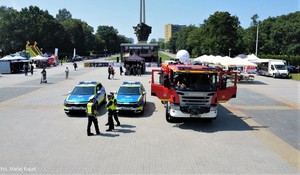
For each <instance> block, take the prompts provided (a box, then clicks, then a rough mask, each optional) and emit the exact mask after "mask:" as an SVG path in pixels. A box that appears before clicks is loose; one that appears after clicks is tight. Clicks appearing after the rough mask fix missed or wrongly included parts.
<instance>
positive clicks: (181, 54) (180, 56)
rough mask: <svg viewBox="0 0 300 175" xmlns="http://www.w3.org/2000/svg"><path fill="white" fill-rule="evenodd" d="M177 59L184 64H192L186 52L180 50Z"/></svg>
mask: <svg viewBox="0 0 300 175" xmlns="http://www.w3.org/2000/svg"><path fill="white" fill-rule="evenodd" d="M176 59H179V61H180V62H182V63H187V62H190V54H189V53H188V51H186V50H179V51H178V52H177V54H176Z"/></svg>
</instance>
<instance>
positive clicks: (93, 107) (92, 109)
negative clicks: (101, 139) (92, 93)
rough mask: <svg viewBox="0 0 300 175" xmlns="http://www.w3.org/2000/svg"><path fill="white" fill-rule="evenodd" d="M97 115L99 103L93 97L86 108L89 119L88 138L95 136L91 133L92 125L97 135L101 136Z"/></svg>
mask: <svg viewBox="0 0 300 175" xmlns="http://www.w3.org/2000/svg"><path fill="white" fill-rule="evenodd" d="M96 113H97V102H96V100H95V98H94V97H91V98H90V99H89V102H88V103H87V106H86V114H87V117H88V125H87V135H88V136H92V135H94V133H92V132H91V126H92V123H94V126H95V130H96V134H97V135H99V134H100V131H99V126H98V120H97V117H96Z"/></svg>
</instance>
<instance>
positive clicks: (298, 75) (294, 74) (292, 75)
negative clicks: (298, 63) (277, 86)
mask: <svg viewBox="0 0 300 175" xmlns="http://www.w3.org/2000/svg"><path fill="white" fill-rule="evenodd" d="M290 78H291V79H292V80H296V81H300V74H297V73H293V74H290Z"/></svg>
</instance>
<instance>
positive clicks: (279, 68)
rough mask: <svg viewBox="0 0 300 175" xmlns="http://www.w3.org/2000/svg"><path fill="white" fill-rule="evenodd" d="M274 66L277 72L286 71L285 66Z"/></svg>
mask: <svg viewBox="0 0 300 175" xmlns="http://www.w3.org/2000/svg"><path fill="white" fill-rule="evenodd" d="M274 66H275V68H276V69H277V70H286V66H285V65H278V64H277V65H276V64H275V65H274Z"/></svg>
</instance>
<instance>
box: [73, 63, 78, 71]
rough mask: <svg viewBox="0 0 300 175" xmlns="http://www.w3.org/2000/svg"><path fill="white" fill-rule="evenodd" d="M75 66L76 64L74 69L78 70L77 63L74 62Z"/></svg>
mask: <svg viewBox="0 0 300 175" xmlns="http://www.w3.org/2000/svg"><path fill="white" fill-rule="evenodd" d="M73 66H74V70H75V71H76V69H77V63H76V62H74V63H73Z"/></svg>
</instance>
